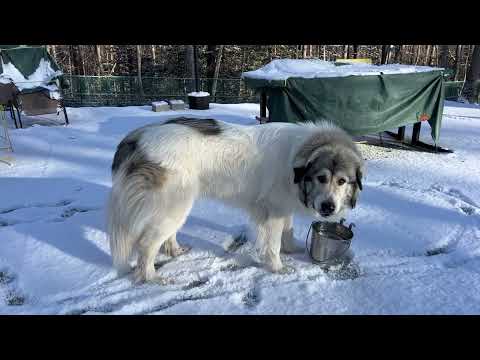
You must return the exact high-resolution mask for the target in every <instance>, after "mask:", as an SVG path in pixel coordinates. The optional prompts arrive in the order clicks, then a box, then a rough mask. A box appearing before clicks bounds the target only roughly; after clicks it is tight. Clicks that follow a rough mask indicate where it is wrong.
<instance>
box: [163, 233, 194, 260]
mask: <svg viewBox="0 0 480 360" xmlns="http://www.w3.org/2000/svg"><path fill="white" fill-rule="evenodd" d="M190 249H191V247H190V246H187V245H179V244H178V242H177V234H176V233H175V234H174V235H172V236H170V237H169V238H168V240H167V241H165V243H164V244H163V246H162V248H161V252H163V253H164V254H165V255H167V256H171V257H177V256H180V255H182V254H185V253H186V252H188V251H190Z"/></svg>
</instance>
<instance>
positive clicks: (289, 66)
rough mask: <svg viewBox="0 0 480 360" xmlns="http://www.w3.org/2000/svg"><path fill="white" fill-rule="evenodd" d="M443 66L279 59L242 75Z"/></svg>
mask: <svg viewBox="0 0 480 360" xmlns="http://www.w3.org/2000/svg"><path fill="white" fill-rule="evenodd" d="M439 70H443V69H442V68H435V67H430V66H413V65H402V64H388V65H371V64H363V63H356V64H349V65H341V66H337V65H335V64H334V63H333V62H329V61H323V60H317V59H302V60H296V59H295V60H293V59H278V60H273V61H272V62H270V63H268V64H267V65H265V66H263V67H261V68H260V69H257V70H255V71H247V72H244V73H243V74H242V77H247V78H251V79H263V80H286V79H288V78H290V77H300V78H306V79H311V78H328V77H343V76H351V75H380V74H382V73H383V74H408V73H418V72H428V71H439Z"/></svg>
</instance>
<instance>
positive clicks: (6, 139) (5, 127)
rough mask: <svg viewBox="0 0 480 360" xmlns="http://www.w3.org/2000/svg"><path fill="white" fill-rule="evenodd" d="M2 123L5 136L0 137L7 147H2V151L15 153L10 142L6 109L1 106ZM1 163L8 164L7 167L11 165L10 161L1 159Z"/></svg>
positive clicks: (0, 118)
mask: <svg viewBox="0 0 480 360" xmlns="http://www.w3.org/2000/svg"><path fill="white" fill-rule="evenodd" d="M0 121H1V123H2V127H3V135H2V136H0V137H1V138H2V140H3V141H4V142H5V144H6V146H5V147H1V148H0V149H2V150H7V151H9V152H13V145H12V141H11V140H10V135H9V133H8V123H7V116H6V109H5V107H4V106H3V105H0ZM0 162H3V163H6V164H7V165H11V164H10V163H9V162H8V161H5V160H3V159H0Z"/></svg>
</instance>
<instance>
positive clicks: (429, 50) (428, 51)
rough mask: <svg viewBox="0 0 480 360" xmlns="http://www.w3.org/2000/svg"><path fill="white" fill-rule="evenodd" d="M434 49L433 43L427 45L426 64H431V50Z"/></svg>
mask: <svg viewBox="0 0 480 360" xmlns="http://www.w3.org/2000/svg"><path fill="white" fill-rule="evenodd" d="M431 50H432V45H427V51H426V53H425V60H424V64H425V65H430V52H431Z"/></svg>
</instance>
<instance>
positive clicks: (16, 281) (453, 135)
mask: <svg viewBox="0 0 480 360" xmlns="http://www.w3.org/2000/svg"><path fill="white" fill-rule="evenodd" d="M67 111H68V114H69V118H70V121H71V125H69V126H67V127H64V126H32V127H27V128H24V129H11V130H10V135H11V138H12V141H13V146H14V149H15V152H14V153H13V154H8V156H7V154H6V153H5V152H4V153H2V156H1V158H2V159H4V160H8V161H9V162H11V163H12V166H8V165H7V164H5V163H3V162H0V177H1V186H0V196H1V199H2V201H1V205H0V239H1V241H0V314H105V313H108V314H479V313H480V291H479V290H478V289H480V276H479V273H480V120H479V118H480V107H478V106H475V105H466V104H459V103H454V102H446V106H445V116H444V120H443V126H442V132H441V137H440V145H442V146H445V147H449V148H452V149H454V150H455V152H454V153H453V154H437V155H436V154H429V153H420V152H415V151H404V150H394V149H382V151H380V150H378V151H377V150H375V151H376V155H375V156H373V157H369V160H368V161H367V173H366V177H365V181H364V191H363V192H362V194H361V195H360V198H359V201H358V203H357V207H356V208H355V209H354V210H353V211H352V212H351V213H350V215H349V216H348V218H347V223H350V222H354V223H355V224H356V227H355V228H354V234H355V236H354V238H353V241H352V250H353V252H354V253H355V258H354V262H355V263H356V264H357V265H358V267H359V270H360V274H359V276H358V277H356V278H351V279H343V280H342V279H338V278H334V277H333V276H332V275H330V274H326V273H324V272H323V271H322V270H321V269H320V268H319V267H318V266H316V265H314V264H312V263H311V262H310V261H309V259H308V255H307V254H306V252H305V253H301V254H294V255H282V257H283V259H284V262H285V264H287V265H289V266H292V267H293V268H295V269H296V271H295V272H294V273H291V274H287V275H278V274H271V273H269V272H268V271H266V270H264V269H263V268H262V267H260V266H255V264H253V263H252V261H251V256H252V255H253V254H254V250H253V244H252V242H251V241H249V242H247V243H246V244H245V245H243V246H240V247H239V248H238V250H236V251H226V249H228V246H229V244H232V243H233V239H234V238H235V236H236V235H237V234H239V233H240V232H241V231H242V230H243V229H244V228H245V226H246V225H247V218H246V216H245V214H244V213H243V212H242V211H240V210H237V209H234V208H231V207H229V206H226V205H223V204H221V203H218V202H214V201H207V200H205V201H201V202H198V203H196V204H195V206H194V208H193V210H192V213H191V215H190V216H189V218H188V220H187V222H186V224H185V225H184V227H183V228H182V229H181V230H180V232H179V234H178V240H179V242H181V243H183V244H188V245H191V246H193V249H192V250H191V251H190V252H189V253H188V254H186V255H183V256H181V257H179V258H177V259H174V260H172V261H169V259H168V258H167V257H166V256H164V255H159V257H158V259H157V261H158V262H160V263H163V266H162V267H161V269H160V270H159V271H162V274H163V275H164V276H167V277H169V278H171V279H174V280H175V283H174V284H170V285H165V286H161V285H156V284H145V285H141V286H133V285H132V283H131V282H130V279H129V278H128V277H123V278H117V276H116V274H115V272H114V271H113V269H112V267H111V263H110V261H111V260H110V255H109V248H108V242H107V238H106V235H105V224H104V217H105V199H106V196H107V194H108V191H109V189H110V186H111V178H110V166H111V161H112V157H113V154H114V151H115V147H116V145H117V144H118V142H119V141H120V140H121V139H122V138H123V137H124V136H125V135H126V134H127V132H129V131H130V130H133V129H135V128H137V127H139V126H142V125H145V124H149V123H152V122H157V121H165V120H167V119H169V118H172V117H176V116H197V117H202V118H211V117H214V118H217V119H220V120H224V121H228V122H232V123H239V124H256V123H257V121H256V120H255V116H257V115H258V114H259V106H258V104H235V105H230V104H222V105H220V104H211V108H210V109H209V110H202V111H200V110H188V109H187V110H184V111H166V112H162V113H155V112H152V111H151V107H149V106H141V107H121V108H114V107H111V108H108V107H99V108H88V107H85V108H68V109H67ZM258 126H261V125H258ZM429 131H430V129H429V127H428V125H427V126H425V125H424V126H423V127H422V135H421V138H422V140H424V141H428V140H429V139H430V134H429ZM409 133H410V132H409V131H407V134H409ZM365 147H366V145H362V146H361V148H362V149H364V148H365ZM369 148H374V147H372V146H369ZM375 151H374V152H375ZM311 221H312V219H309V218H302V217H296V218H295V236H296V238H297V241H298V244H299V245H302V244H303V243H304V241H305V236H306V234H307V231H308V227H309V225H310V223H311ZM9 303H20V304H22V305H8V304H9Z"/></svg>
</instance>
